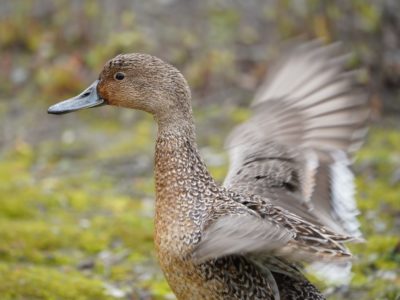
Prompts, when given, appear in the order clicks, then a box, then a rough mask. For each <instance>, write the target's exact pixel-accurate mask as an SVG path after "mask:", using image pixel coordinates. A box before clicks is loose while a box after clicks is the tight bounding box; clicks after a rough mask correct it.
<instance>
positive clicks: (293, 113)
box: [49, 49, 366, 300]
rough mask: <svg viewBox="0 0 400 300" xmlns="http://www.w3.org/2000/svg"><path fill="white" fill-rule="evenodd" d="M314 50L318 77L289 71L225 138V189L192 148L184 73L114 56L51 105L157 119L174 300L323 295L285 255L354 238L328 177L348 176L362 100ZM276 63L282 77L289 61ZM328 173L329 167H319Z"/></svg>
mask: <svg viewBox="0 0 400 300" xmlns="http://www.w3.org/2000/svg"><path fill="white" fill-rule="evenodd" d="M306 50H307V49H306ZM309 50H310V49H309ZM311 50H312V51H314V52H315V53H317V54H318V53H320V52H322V53H323V55H320V54H318V55H317V54H315V55H314V54H313V55H314V56H316V57H317V60H316V65H317V67H315V68H314V69H313V68H312V66H309V68H310V69H311V71H312V72H311V73H318V72H319V73H320V77H319V78H320V81H322V82H320V83H319V84H317V85H316V86H314V85H313V84H308V81H307V83H306V84H304V82H303V86H302V85H301V82H300V84H298V83H296V80H298V78H295V79H294V81H293V82H292V86H290V84H289V85H288V88H287V91H286V89H284V90H285V92H284V93H283V94H282V93H280V92H282V87H281V88H277V86H279V85H281V86H282V79H279V76H277V77H278V80H275V82H274V81H273V83H274V84H275V85H274V84H272V85H271V86H272V87H271V86H270V87H269V88H265V86H264V87H263V88H262V90H264V91H263V92H262V93H261V96H260V93H259V94H258V97H257V98H256V102H258V104H257V105H260V102H266V100H268V99H272V100H271V101H270V103H269V104H268V105H264V104H266V103H264V104H263V103H261V105H260V106H259V107H258V108H259V109H258V110H257V111H256V112H255V116H254V117H253V118H252V119H250V120H249V121H248V122H247V123H245V124H243V125H241V126H242V127H239V129H236V130H235V131H234V132H233V134H232V135H231V137H230V139H229V143H228V145H229V146H230V147H231V148H232V149H230V150H231V159H232V165H231V168H230V171H229V174H228V176H227V179H226V181H225V187H223V186H221V185H219V184H218V183H216V182H215V181H214V180H213V178H212V177H211V176H210V174H209V173H208V171H207V168H206V166H205V164H204V163H203V161H202V159H201V158H200V155H199V153H198V150H197V145H196V142H195V140H196V137H195V130H194V124H193V118H192V111H191V105H190V90H189V88H188V85H187V83H186V81H185V79H184V78H183V76H182V75H181V74H180V73H179V71H177V70H176V69H175V68H173V67H172V66H170V65H168V64H166V63H164V62H162V61H161V60H159V59H157V58H155V57H152V56H149V55H144V54H129V55H119V56H117V57H116V58H114V59H113V60H111V61H109V62H108V63H107V64H106V65H105V67H104V69H103V71H102V73H101V75H100V78H99V81H96V82H95V83H94V84H93V85H92V86H91V87H89V88H88V89H87V90H86V91H84V92H83V93H82V94H80V95H79V96H77V97H75V98H73V99H71V100H66V101H64V102H61V103H60V104H57V105H55V106H53V107H51V108H50V109H49V112H50V113H64V112H69V111H73V110H76V109H80V108H87V107H93V106H97V105H100V104H102V103H106V104H111V105H116V106H124V107H129V108H134V109H140V110H144V111H146V112H149V113H151V114H153V115H154V117H155V119H156V121H157V123H158V137H157V142H156V157H155V177H156V215H155V245H156V250H157V254H158V258H159V262H160V265H161V268H162V270H163V272H164V274H165V277H166V279H167V281H168V283H169V284H170V286H171V288H172V290H173V291H174V293H175V294H176V296H177V298H178V299H181V300H186V299H193V300H195V299H215V300H219V299H242V300H246V299H264V300H268V299H271V300H272V299H274V300H278V299H282V300H283V299H293V300H295V299H324V297H323V295H322V294H321V293H320V292H319V291H318V290H317V289H316V288H315V287H314V286H313V285H312V284H311V283H309V282H308V280H307V279H306V278H305V277H304V276H303V275H302V274H301V272H300V270H299V269H298V268H297V267H296V266H295V265H294V264H293V262H296V261H299V260H300V261H306V262H319V261H324V262H327V261H328V262H330V261H336V262H337V261H338V262H343V261H348V260H349V259H350V258H351V254H350V253H349V252H348V250H347V249H346V248H345V247H344V246H343V245H342V243H343V242H345V241H348V240H352V237H351V236H350V235H349V234H348V233H353V232H352V231H351V230H347V229H348V226H347V225H348V223H349V224H350V225H352V226H353V225H354V224H355V223H354V222H355V221H354V220H355V219H354V215H355V212H354V211H352V210H351V209H348V210H347V208H346V207H345V209H342V211H344V212H345V213H346V214H345V216H344V217H343V219H340V217H341V216H340V215H339V216H338V212H339V211H340V210H337V209H336V210H331V209H330V208H329V205H328V208H327V207H326V205H325V203H326V201H328V203H333V207H335V208H337V207H338V203H336V202H335V201H337V200H335V199H331V196H332V195H333V196H332V197H333V198H335V197H334V196H336V198H337V196H338V191H337V187H336V190H335V189H334V188H335V186H333V188H331V184H332V185H333V183H335V182H336V179H335V177H334V175H335V174H336V175H337V172H339V175H340V174H342V173H343V174H345V175H348V172H349V171H348V169H347V165H348V162H347V160H346V159H347V153H348V151H350V150H349V149H350V148H352V149H353V150H354V144H356V143H358V144H359V141H360V139H361V138H362V136H361V135H360V134H356V133H357V130H360V129H363V128H364V123H365V119H366V117H365V114H364V113H361V111H362V112H364V111H365V106H366V105H365V100H363V101H361V100H357V101H353V102H354V103H350V104H349V103H348V102H347V100H346V99H345V100H346V101H344V100H343V99H342V98H343V96H346V97H347V96H348V97H350V96H351V91H352V90H351V88H350V85H349V83H348V80H345V81H344V82H343V80H342V78H341V76H342V75H343V74H342V73H341V67H340V68H338V67H336V66H335V65H333V64H331V63H332V61H333V60H332V61H330V60H329V59H328V58H327V55H326V53H325V52H324V51H325V50H323V51H321V50H320V49H317V50H315V49H314V50H313V49H311ZM303 52H304V49H303ZM314 52H312V53H314ZM303 54H304V53H303ZM314 56H311V58H313V57H314ZM305 57H308V58H307V59H308V60H309V59H310V55H309V56H306V55H305ZM307 59H305V61H306V63H307ZM292 61H293V65H294V66H297V67H299V61H297V65H296V59H294V58H293V57H292ZM326 61H328V62H329V63H326ZM300 62H301V63H303V67H304V61H303V62H302V61H301V60H300ZM301 63H300V66H301ZM328 66H331V67H332V69H333V71H329V70H326V68H327V67H328ZM282 69H283V70H284V71H282V72H281V73H285V72H286V73H288V70H287V68H286V69H285V65H284V66H283V68H282ZM290 70H291V69H290V67H289V71H290ZM297 71H298V70H297ZM289 73H290V72H289ZM305 73H307V72H305ZM278 75H282V74H280V73H279V72H278ZM314 75H315V74H314ZM304 76H305V78H308V77H307V76H306V75H304ZM280 77H282V76H280ZM299 78H300V79H301V78H302V77H299ZM307 80H309V78H308V79H307ZM303 81H304V80H303ZM293 86H298V87H297V89H296V87H293ZM299 90H300V91H301V92H302V93H303V94H302V93H300V92H299ZM271 91H272V92H271ZM321 91H322V93H321ZM268 93H269V96H268V97H267V96H266V95H268ZM296 93H297V94H296ZM299 93H300V94H299ZM271 95H272V96H271ZM274 95H275V96H277V95H278V96H279V97H278V98H276V97H275V98H274ZM291 95H294V96H293V97H291ZM264 96H265V97H266V98H264ZM296 97H297V98H296ZM260 99H261V100H260ZM350 101H352V100H350ZM354 112H356V113H355V114H354V118H353V120H352V121H349V120H348V116H349V114H353V113H354ZM268 114H269V115H268ZM260 115H261V117H260ZM265 116H267V117H268V118H265ZM335 122H336V123H335ZM261 130H262V131H261ZM267 133H268V134H269V135H268V134H267ZM321 134H323V136H321ZM325 134H326V135H325ZM327 137H329V139H327ZM296 143H297V144H296ZM235 147H236V148H235ZM234 149H236V150H234ZM337 152H339V153H340V155H342V156H343V155H344V158H345V159H344V160H339V159H338V157H339V156H340V155H338V153H337ZM342 156H340V157H342ZM318 163H319V164H320V166H321V167H320V168H319V169H318ZM329 168H332V171H335V170H336V173H329V172H328V173H327V174H325V171H326V169H328V171H329V170H330V169H329ZM318 172H319V173H320V174H318ZM340 172H342V173H340ZM346 172H347V173H346ZM317 175H320V176H318V177H317ZM324 175H326V176H327V178H328V181H325V178H326V176H324ZM314 190H315V191H317V192H318V193H317V195H316V193H315V192H314ZM331 194H332V195H331ZM345 196H346V194H345ZM347 196H348V195H347ZM321 198H322V200H321ZM324 199H325V200H324ZM327 199H328V200H327ZM323 201H325V202H323ZM330 201H331V202H330ZM332 201H333V202H332ZM320 203H323V205H320ZM314 206H315V209H314V210H313V207H314ZM283 207H284V208H283ZM350 208H351V207H350ZM325 226H328V227H330V228H334V229H335V230H337V231H338V232H340V233H335V232H334V231H333V230H331V229H328V227H325ZM352 229H353V231H357V230H358V227H357V226H355V227H354V226H353V227H352Z"/></svg>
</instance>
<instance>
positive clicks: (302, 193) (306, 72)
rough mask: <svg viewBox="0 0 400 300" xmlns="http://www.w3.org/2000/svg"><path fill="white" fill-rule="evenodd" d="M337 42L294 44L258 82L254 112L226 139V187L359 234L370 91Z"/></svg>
mask: <svg viewBox="0 0 400 300" xmlns="http://www.w3.org/2000/svg"><path fill="white" fill-rule="evenodd" d="M339 48H340V47H339V46H338V45H337V44H332V45H329V46H322V45H321V44H320V43H318V42H311V43H308V44H303V45H301V46H298V47H296V48H294V49H293V50H292V51H291V52H290V53H288V55H286V57H284V59H283V60H282V61H283V62H282V63H280V64H278V65H277V67H276V68H275V70H273V72H272V74H271V76H269V77H268V78H267V80H266V81H265V82H264V84H262V86H261V87H260V88H259V90H258V92H257V94H256V96H255V99H254V102H253V104H252V109H253V114H252V116H251V118H250V119H249V120H248V121H246V122H245V123H243V124H240V125H238V126H237V127H236V128H235V129H234V130H233V131H232V132H231V134H230V136H229V137H228V139H227V141H226V146H227V148H228V150H229V155H230V161H231V165H230V169H229V172H228V175H227V177H226V179H225V182H224V185H225V186H226V187H227V188H229V189H231V190H234V191H237V192H240V193H248V194H257V195H260V196H263V197H266V198H269V199H273V200H275V203H274V204H275V205H278V206H281V207H283V208H285V209H287V210H288V211H290V212H293V213H295V214H297V215H299V216H301V217H303V218H305V219H306V220H307V221H309V222H311V223H313V224H319V225H325V226H327V227H328V228H331V229H332V230H334V231H335V232H338V233H341V234H349V235H353V236H360V232H359V224H358V222H357V219H356V216H357V213H358V212H357V208H356V204H355V201H354V183H353V174H352V172H351V170H350V169H349V164H350V160H351V156H352V154H353V153H354V152H355V151H356V150H357V149H358V148H359V147H360V145H361V144H362V142H363V140H364V137H365V134H366V132H367V120H368V118H369V105H368V100H367V96H366V94H365V93H363V92H362V91H361V90H359V89H358V88H357V85H356V74H357V73H356V72H354V71H353V72H347V71H345V67H344V65H345V61H346V57H345V56H340V55H339V52H340V51H339V50H340V49H339Z"/></svg>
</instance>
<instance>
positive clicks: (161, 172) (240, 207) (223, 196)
mask: <svg viewBox="0 0 400 300" xmlns="http://www.w3.org/2000/svg"><path fill="white" fill-rule="evenodd" d="M155 170H156V187H157V188H156V191H157V201H156V217H155V230H156V232H155V242H156V248H157V253H158V257H159V261H160V265H161V267H162V270H163V272H164V274H165V276H166V278H167V280H168V282H169V284H170V286H171V288H172V289H173V291H174V293H175V294H176V295H177V297H178V299H275V298H274V295H273V285H275V284H277V286H278V287H280V288H282V287H283V286H284V287H285V289H287V290H288V291H291V292H290V293H287V295H309V296H308V298H301V296H299V297H300V298H290V297H291V296H290V297H289V296H288V298H285V297H282V296H281V299H323V297H322V295H321V294H320V293H319V292H318V291H317V290H316V289H315V287H314V286H313V285H311V284H310V283H309V282H308V281H307V280H306V279H305V278H304V277H301V276H300V277H298V278H292V279H287V278H288V276H287V275H286V277H287V278H286V277H280V278H286V279H285V280H286V281H287V284H283V283H282V282H278V283H275V282H270V281H269V280H267V276H265V274H264V273H265V270H263V268H267V265H265V266H263V267H261V268H260V267H259V265H258V264H256V263H254V260H255V258H254V257H248V258H246V257H245V256H241V255H239V256H238V255H230V256H225V257H221V258H218V259H213V260H209V261H206V262H205V263H201V264H197V263H196V261H195V260H194V259H193V257H192V255H193V252H194V251H195V249H196V247H197V245H198V244H199V243H200V242H201V239H202V235H203V234H204V230H205V228H207V226H209V225H210V224H212V222H213V221H215V220H217V219H218V218H219V217H221V216H223V215H225V214H236V215H241V214H249V215H252V216H253V215H254V217H261V218H268V219H269V220H272V221H273V222H276V223H279V224H283V225H284V226H287V227H288V228H289V229H290V230H293V229H296V230H297V231H302V230H303V231H304V232H302V234H309V235H315V233H316V232H320V230H322V231H324V230H325V229H324V228H317V227H316V226H314V225H311V224H310V227H304V228H302V225H304V221H302V220H300V218H296V217H295V216H294V215H291V214H290V213H289V212H286V211H284V210H282V209H280V208H279V207H275V206H273V205H271V204H270V203H269V202H268V200H266V199H263V198H261V197H258V196H249V195H240V194H237V193H234V192H231V191H228V190H226V189H225V188H223V187H220V186H218V185H217V184H216V183H215V181H214V180H213V179H212V178H211V176H210V175H209V173H208V171H207V169H206V167H205V165H204V163H203V162H202V160H201V158H200V157H199V155H198V152H197V149H196V146H195V145H193V144H192V143H191V142H190V139H187V138H185V136H181V135H179V134H178V135H176V134H161V135H160V136H159V137H158V140H157V145H156V163H155ZM296 222H297V223H296ZM310 228H312V229H310ZM308 230H311V231H310V232H307V231H308ZM313 230H314V231H313ZM326 234H327V235H328V234H332V236H333V237H335V234H334V233H329V232H328V231H327V232H326ZM298 238H301V236H300V235H299V236H298ZM338 238H339V237H338ZM327 242H328V243H329V241H323V240H321V246H323V248H326V243H327ZM324 243H325V244H324ZM322 244H324V245H322ZM306 246H307V247H308V245H306ZM317 246H318V245H315V251H319V250H320V249H317V248H318V247H317ZM289 247H290V246H289ZM293 247H296V245H295V244H294V245H293ZM332 247H333V248H335V247H336V249H332V250H331V252H332V253H334V254H335V255H340V253H341V252H343V253H342V254H343V255H344V256H346V255H349V254H348V253H346V251H345V250H344V248H343V247H342V246H340V245H339V244H335V245H333V246H332ZM332 253H331V254H332ZM282 264H283V265H285V264H284V263H281V266H282ZM288 268H290V267H289V266H288ZM282 280H283V279H282ZM299 287H301V289H302V290H301V291H296V289H298V288H299Z"/></svg>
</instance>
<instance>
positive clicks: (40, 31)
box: [0, 0, 400, 300]
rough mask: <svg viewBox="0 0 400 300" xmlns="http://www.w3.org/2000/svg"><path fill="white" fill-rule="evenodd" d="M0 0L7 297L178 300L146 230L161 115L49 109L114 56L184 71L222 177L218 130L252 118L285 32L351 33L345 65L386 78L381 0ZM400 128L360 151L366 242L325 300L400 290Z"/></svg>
mask: <svg viewBox="0 0 400 300" xmlns="http://www.w3.org/2000/svg"><path fill="white" fill-rule="evenodd" d="M3 2H4V3H1V4H0V51H1V55H0V69H1V72H0V299H24V300H25V299H26V300H31V299H48V300H50V299H99V300H102V299H121V298H122V299H145V300H148V299H171V298H172V299H173V295H172V294H171V292H170V290H169V288H168V285H167V284H166V282H165V280H164V278H163V276H162V274H161V272H160V269H159V268H158V265H157V262H156V258H155V253H154V250H153V242H152V240H153V206H154V199H153V198H154V182H153V179H152V178H153V172H152V165H153V153H154V150H153V149H154V138H155V126H154V124H153V120H152V118H151V117H150V116H147V115H145V114H143V113H137V112H132V111H128V110H119V109H116V108H110V107H102V108H98V109H93V110H90V111H82V112H77V113H75V114H70V115H67V116H63V117H58V116H57V117H55V116H48V115H47V114H46V109H47V107H48V106H49V105H50V104H53V103H54V102H56V101H58V100H61V99H64V98H68V97H71V96H72V95H74V94H76V93H78V92H79V91H80V90H81V89H83V88H84V87H85V86H86V85H87V84H89V83H90V82H92V81H93V80H95V79H96V78H97V76H98V72H99V71H100V70H101V68H102V66H103V64H104V63H105V61H107V60H108V59H110V58H111V57H113V56H115V55H116V54H118V53H123V52H125V53H127V52H147V53H151V54H154V55H157V56H159V57H161V58H163V59H165V60H166V61H168V62H170V63H172V64H174V65H175V66H177V67H178V68H179V69H180V70H181V71H182V72H183V74H184V75H185V76H186V78H187V79H188V82H189V84H190V86H191V88H192V92H193V103H194V105H195V107H194V110H195V113H196V121H197V122H196V123H197V131H198V144H199V145H200V147H201V152H202V155H203V156H204V157H205V160H206V162H207V165H208V166H209V169H210V170H211V173H212V174H213V175H214V176H215V178H217V179H218V180H219V181H222V180H223V178H224V175H225V173H226V168H227V156H226V153H225V152H224V151H223V143H224V138H225V136H226V134H227V133H228V132H229V130H230V129H231V128H232V126H233V125H234V124H235V123H238V122H240V121H242V120H244V119H246V118H247V117H248V115H249V111H248V109H247V104H246V103H249V102H250V100H251V98H252V96H253V94H254V91H255V89H256V87H257V85H258V84H259V83H260V81H261V80H262V78H263V76H264V73H265V69H266V67H267V68H269V66H270V65H269V64H268V63H267V62H266V60H267V59H270V58H272V57H274V53H275V54H276V53H278V52H279V51H280V49H282V48H279V47H277V45H278V43H277V41H280V40H282V39H284V38H288V37H296V36H299V35H303V36H304V35H305V36H306V37H310V38H315V37H317V38H321V39H323V40H325V41H332V40H338V39H339V40H344V41H345V45H346V46H348V47H349V49H352V50H353V52H354V53H353V54H354V55H353V57H352V58H351V64H355V63H356V62H361V64H362V65H364V64H363V63H362V62H364V63H365V65H370V64H372V66H373V68H375V69H374V70H375V73H376V74H379V77H382V78H384V77H383V76H381V75H382V73H384V72H379V70H382V69H383V68H384V66H387V65H386V62H385V64H383V63H382V61H379V60H378V59H379V58H386V57H391V56H390V55H389V56H387V55H382V51H381V44H382V33H383V32H384V30H385V27H384V24H385V22H384V21H385V20H384V19H383V18H382V17H381V15H380V13H379V12H380V11H382V6H381V4H380V3H381V2H379V1H375V2H373V1H372V2H371V1H359V0H349V1H347V2H346V3H345V2H343V3H342V2H341V1H331V2H326V1H319V2H318V1H263V0H258V1H248V3H253V4H252V5H249V6H248V7H245V6H244V5H243V3H245V1H217V2H213V1H198V2H196V3H197V4H196V5H194V3H195V2H193V1H156V0H148V1H123V0H121V1H81V2H79V1H78V2H76V1H75V2H74V4H71V1H65V0H41V1H19V0H15V1H8V2H7V1H3ZM178 2H179V5H176V3H178ZM174 3H175V4H174ZM246 3H247V2H246ZM193 5H194V6H193ZM344 8H345V9H344ZM166 24H168V25H166ZM337 24H339V26H336V25H337ZM340 24H347V26H341V25H340ZM388 24H389V23H388ZM389 25H390V24H389ZM352 26H353V27H352ZM354 26H355V27H354ZM389 27H390V26H389ZM389 29H390V28H389ZM356 33H357V34H358V33H360V38H359V39H355V38H354V37H355V35H357V34H356ZM376 45H378V49H379V51H376V49H377V47H376ZM394 61H395V60H394ZM376 70H378V71H376ZM394 70H395V68H392V69H390V72H388V73H390V74H394ZM388 82H389V81H388ZM393 82H394V81H393ZM391 91H393V86H391V90H390V91H389V89H388V90H387V92H391ZM393 96H396V94H395V93H393ZM397 96H398V94H397ZM378 102H379V100H378V101H377V102H376V103H378ZM376 103H375V104H376ZM396 103H397V104H398V103H400V102H399V101H398V98H397V100H396V101H393V104H396ZM397 106H398V105H397ZM241 107H243V108H241ZM394 107H396V105H394ZM397 118H398V116H397ZM395 128H399V122H398V120H395V122H393V123H391V124H389V125H387V126H379V127H378V126H377V127H375V128H374V129H373V130H371V132H370V136H369V139H368V142H367V144H366V145H365V147H363V149H362V150H361V152H360V153H359V154H358V156H357V160H356V164H355V171H356V174H357V186H358V190H359V193H358V204H359V207H360V210H361V215H360V220H361V223H362V230H363V231H364V233H365V236H366V239H367V242H366V243H364V244H358V245H354V246H352V249H353V251H354V253H355V254H356V255H357V256H358V258H359V259H358V260H357V261H356V262H355V266H354V277H353V281H352V283H351V286H349V287H347V288H340V289H337V290H333V291H332V290H329V292H331V293H330V294H331V296H330V299H336V300H343V299H358V300H370V299H382V300H384V299H391V300H394V299H398V298H399V297H400V288H399V286H400V275H399V274H400V267H399V265H400V171H399V170H400V131H399V130H398V129H395ZM313 280H317V279H314V278H313ZM318 285H319V286H320V287H321V288H322V289H324V290H326V289H328V286H327V285H326V284H324V283H323V282H319V283H318Z"/></svg>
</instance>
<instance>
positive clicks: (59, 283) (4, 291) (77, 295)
mask: <svg viewBox="0 0 400 300" xmlns="http://www.w3.org/2000/svg"><path fill="white" fill-rule="evenodd" d="M0 278H1V280H0V294H1V298H2V299H4V300H8V299H10V300H11V299H29V300H35V299H46V300H52V299H60V300H61V299H66V300H67V299H68V300H69V299H77V300H85V299H88V300H89V299H98V300H103V299H104V300H106V299H115V298H113V297H111V296H108V295H107V294H106V290H105V288H104V286H103V283H102V282H101V281H100V280H98V279H90V278H87V277H85V276H83V275H82V274H81V273H79V272H77V271H73V270H68V269H64V270H55V269H49V268H43V267H38V266H35V267H34V266H25V265H19V264H11V265H5V264H0Z"/></svg>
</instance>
